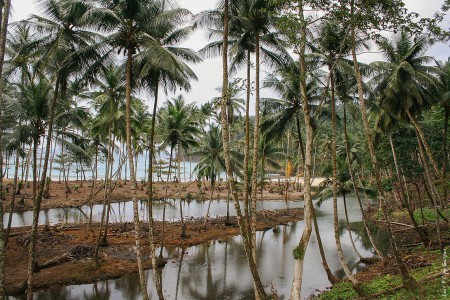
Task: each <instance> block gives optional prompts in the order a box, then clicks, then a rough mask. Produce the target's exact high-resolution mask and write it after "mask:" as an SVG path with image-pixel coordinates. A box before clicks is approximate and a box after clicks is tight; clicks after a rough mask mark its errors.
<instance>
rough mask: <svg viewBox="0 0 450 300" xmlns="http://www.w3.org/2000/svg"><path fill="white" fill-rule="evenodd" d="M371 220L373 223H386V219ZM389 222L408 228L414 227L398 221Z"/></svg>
mask: <svg viewBox="0 0 450 300" xmlns="http://www.w3.org/2000/svg"><path fill="white" fill-rule="evenodd" d="M373 222H375V223H381V224H386V223H387V222H386V221H380V220H374V221H373ZM389 223H391V224H392V225H397V226H403V227H408V228H414V226H412V225H409V224H404V223H398V222H392V221H391V222H389Z"/></svg>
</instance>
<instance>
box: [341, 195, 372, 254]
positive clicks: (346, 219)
mask: <svg viewBox="0 0 450 300" xmlns="http://www.w3.org/2000/svg"><path fill="white" fill-rule="evenodd" d="M345 195H346V193H342V198H343V200H344V212H345V223H346V224H347V230H348V235H349V237H350V243H351V244H352V248H353V251H355V253H356V255H357V256H358V258H359V260H360V261H366V260H367V258H365V257H363V256H362V255H361V253H360V252H359V250H358V248H356V245H355V240H354V239H353V234H352V226H351V225H350V220H349V219H348V210H347V197H345Z"/></svg>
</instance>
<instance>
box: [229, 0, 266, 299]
mask: <svg viewBox="0 0 450 300" xmlns="http://www.w3.org/2000/svg"><path fill="white" fill-rule="evenodd" d="M228 20H229V0H225V6H224V36H223V51H222V63H223V70H222V77H223V82H222V101H221V111H220V117H221V118H220V120H221V125H222V140H223V150H224V158H225V165H226V169H227V180H228V188H229V189H230V191H231V193H232V195H233V202H234V207H235V210H236V218H237V220H238V224H239V228H240V232H241V235H242V239H243V242H244V250H245V254H246V256H247V260H248V263H249V266H250V271H251V273H252V277H253V281H254V283H255V285H256V290H257V292H258V294H259V297H260V299H262V300H265V299H267V295H266V292H265V291H264V286H263V284H262V282H261V279H260V277H259V274H258V270H257V267H256V262H255V260H254V259H253V255H252V245H251V243H252V241H251V237H250V236H249V234H248V232H247V230H246V226H247V225H246V220H245V218H242V212H241V207H240V204H239V199H238V194H237V190H236V187H235V182H234V177H233V170H232V166H231V160H230V141H229V126H228V117H227V103H228V99H229V97H230V95H229V90H228V30H229V29H228V28H229V24H228Z"/></svg>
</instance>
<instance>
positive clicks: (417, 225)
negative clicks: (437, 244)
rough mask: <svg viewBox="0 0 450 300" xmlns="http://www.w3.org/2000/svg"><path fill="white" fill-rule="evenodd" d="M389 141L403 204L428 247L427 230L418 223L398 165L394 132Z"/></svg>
mask: <svg viewBox="0 0 450 300" xmlns="http://www.w3.org/2000/svg"><path fill="white" fill-rule="evenodd" d="M389 143H390V144H391V150H392V157H393V158H394V165H395V172H396V173H397V178H398V183H399V185H400V191H401V194H402V198H403V200H404V203H403V204H404V206H405V207H406V210H407V211H408V215H409V218H410V219H411V222H412V223H413V226H414V229H415V230H416V231H417V233H418V234H419V236H420V239H421V241H422V244H423V246H424V247H425V248H426V247H428V243H429V240H428V238H427V237H426V235H425V232H424V231H423V230H422V228H420V227H419V224H417V220H416V218H415V217H414V213H413V211H412V209H411V205H410V203H409V200H408V198H407V197H406V193H405V189H406V188H407V187H406V182H403V176H402V175H401V173H400V168H399V166H398V161H397V153H396V152H395V146H394V140H393V139H392V133H390V134H389Z"/></svg>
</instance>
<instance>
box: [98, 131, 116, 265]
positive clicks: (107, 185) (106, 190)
mask: <svg viewBox="0 0 450 300" xmlns="http://www.w3.org/2000/svg"><path fill="white" fill-rule="evenodd" d="M111 135H112V133H111V126H110V127H109V133H108V154H107V158H106V167H105V186H104V196H103V210H102V218H101V220H100V229H99V231H98V237H97V244H96V246H95V252H94V262H95V264H96V266H97V267H98V266H99V265H100V262H99V259H98V252H99V249H100V246H101V244H102V243H103V241H104V240H103V238H102V232H103V225H104V224H105V218H106V210H107V209H108V201H109V200H108V197H109V189H110V180H111V178H109V168H110V165H111V161H112V160H111V156H112V151H113V150H112V143H111Z"/></svg>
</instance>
